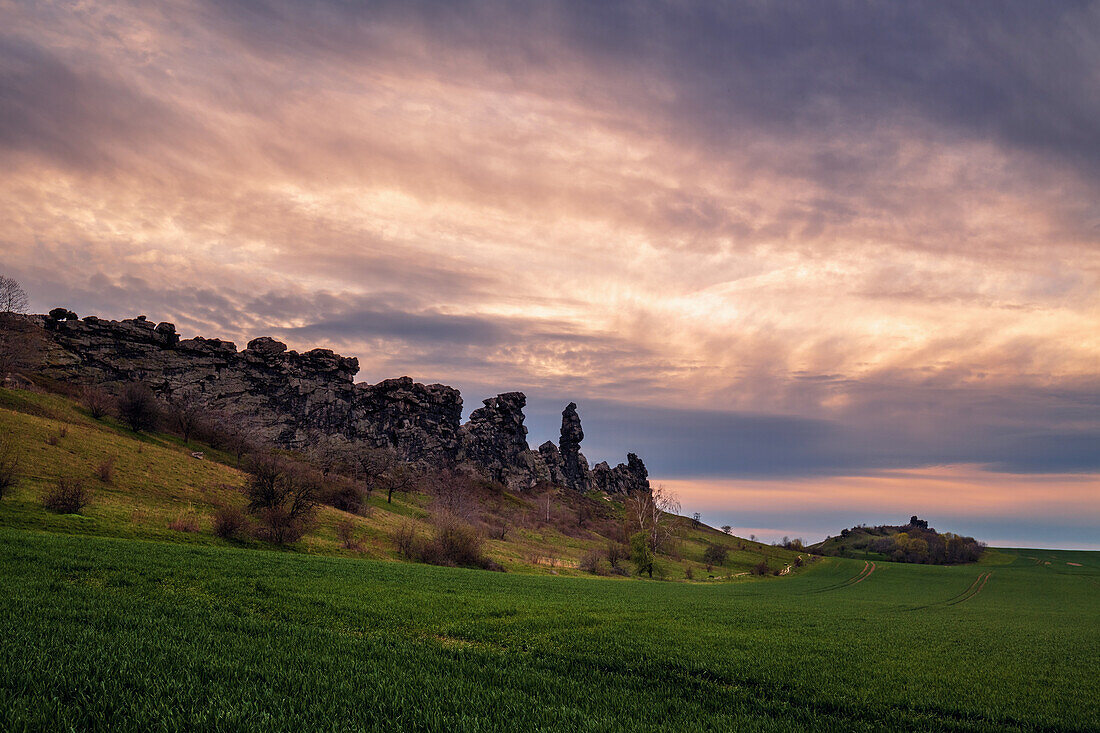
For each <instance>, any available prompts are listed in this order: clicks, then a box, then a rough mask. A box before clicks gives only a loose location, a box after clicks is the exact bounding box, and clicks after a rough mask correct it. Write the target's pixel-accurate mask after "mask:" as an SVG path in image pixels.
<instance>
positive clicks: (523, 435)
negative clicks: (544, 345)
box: [458, 392, 547, 490]
mask: <svg viewBox="0 0 1100 733" xmlns="http://www.w3.org/2000/svg"><path fill="white" fill-rule="evenodd" d="M526 405H527V396H526V395H524V394H523V393H522V392H505V393H504V394H499V395H497V396H496V397H490V398H489V399H487V400H484V407H479V408H478V409H476V410H474V411H473V412H471V413H470V421H469V422H468V423H466V424H465V425H463V426H462V428H461V429H460V430H459V445H460V447H459V452H458V455H459V460H465V461H470V462H472V463H474V464H476V465H478V466H480V467H481V468H482V469H483V470H485V472H486V473H487V474H488V475H489V477H490V478H492V479H493V480H495V481H499V482H500V483H502V484H504V485H505V486H508V487H509V488H512V489H520V490H522V489H527V488H532V487H534V486H535V485H536V484H538V483H539V481H540V479H545V478H546V476H547V472H546V466H545V464H544V463H543V461H542V457H541V456H540V454H539V453H537V452H535V451H532V450H531V449H530V447H529V446H528V445H527V426H526V425H524V424H523V420H524V416H523V408H524V407H525V406H526Z"/></svg>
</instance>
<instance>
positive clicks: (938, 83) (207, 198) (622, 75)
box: [0, 0, 1100, 548]
mask: <svg viewBox="0 0 1100 733" xmlns="http://www.w3.org/2000/svg"><path fill="white" fill-rule="evenodd" d="M725 7H726V6H717V5H716V6H709V5H708V6H703V8H705V9H702V10H696V11H694V12H691V11H688V10H686V9H683V8H681V7H679V6H677V5H672V4H670V5H659V6H658V5H649V4H642V3H637V4H628V5H624V6H621V7H615V8H614V10H612V9H611V5H608V6H606V7H605V5H604V4H603V3H594V4H590V3H584V2H577V3H570V2H552V3H542V4H538V5H537V6H536V7H534V8H527V7H525V8H521V7H519V6H518V5H509V4H496V3H481V2H475V3H441V4H439V5H434V4H431V3H419V2H416V3H404V2H398V3H371V4H367V5H364V6H360V5H358V4H354V3H352V4H336V3H331V4H330V3H326V2H321V3H279V2H273V3H267V2H259V1H257V2H241V3H236V2H234V3H220V2H219V3H207V2H202V1H201V0H182V1H180V2H168V3H153V4H148V3H134V4H126V3H110V2H102V3H82V2H78V3H71V4H70V3H51V2H41V3H22V2H13V1H11V0H0V15H2V17H3V18H4V23H3V24H0V25H2V26H3V29H2V30H0V168H2V170H3V174H2V175H0V270H2V271H3V272H4V273H6V274H8V275H10V276H12V277H14V278H16V279H17V280H19V281H20V282H21V283H22V284H23V286H24V287H25V289H26V290H27V292H28V294H29V296H30V298H31V304H32V310H33V311H34V312H45V311H46V310H48V309H50V308H53V307H55V306H65V307H68V308H72V309H73V310H75V311H77V312H78V313H79V314H80V315H81V316H84V315H88V314H96V315H99V316H102V317H110V318H122V317H131V316H133V315H136V314H138V313H145V314H148V316H149V318H150V319H155V320H167V321H173V322H174V323H176V325H177V327H178V329H179V330H180V332H181V333H182V334H184V335H185V336H194V335H203V336H207V337H215V336H216V337H221V338H227V339H232V340H234V341H236V342H237V343H238V344H239V345H243V343H244V342H246V341H247V340H248V339H250V338H253V337H256V336H260V335H271V336H275V337H278V338H280V339H282V340H284V341H286V342H287V343H289V344H290V346H291V347H292V348H299V349H304V348H312V347H315V346H324V347H329V348H333V349H334V350H336V351H338V352H340V353H342V354H345V355H348V356H356V357H358V358H359V360H360V364H361V371H360V373H359V375H358V379H359V380H361V381H369V382H376V381H379V380H381V379H384V378H387V377H393V376H400V375H403V374H408V375H410V376H412V377H414V378H415V379H417V380H420V381H428V382H443V383H446V384H451V385H454V386H456V387H458V388H460V389H461V390H462V393H463V396H464V399H465V405H466V408H467V411H468V410H469V409H470V408H471V407H474V406H477V405H478V404H480V401H481V400H482V399H483V398H485V397H487V396H490V395H492V394H495V393H498V392H504V391H509V390H522V391H524V392H526V393H527V395H528V397H529V398H530V403H531V407H530V409H529V411H528V415H529V418H528V424H529V426H530V429H531V433H530V442H531V443H532V445H537V444H538V443H539V442H541V441H542V440H545V439H548V438H555V439H556V437H557V435H556V430H557V421H560V413H561V409H562V407H563V406H564V405H565V403H567V402H568V401H570V400H573V401H576V402H577V403H578V405H579V409H580V414H581V416H582V419H583V420H584V424H585V433H586V442H585V444H584V446H583V449H584V451H585V453H586V454H587V456H588V458H589V460H590V461H591V462H596V461H599V460H605V459H614V460H616V461H617V460H621V455H622V454H624V453H625V452H626V451H628V450H630V451H636V452H637V453H639V455H642V456H643V458H645V460H646V462H647V464H648V465H649V468H650V472H651V475H652V476H653V477H654V478H655V480H657V481H660V482H662V483H664V484H666V485H667V486H669V487H670V488H673V489H674V490H675V491H676V492H677V493H678V495H679V497H680V500H681V504H682V506H683V509H684V511H685V512H686V513H689V514H690V513H691V512H693V511H700V512H702V514H703V517H704V521H706V522H708V523H709V524H712V525H715V526H717V525H721V524H727V523H728V524H732V525H734V526H736V527H739V528H746V529H745V530H744V533H745V534H747V533H748V532H750V531H752V532H754V533H756V534H759V535H760V536H761V537H762V538H764V539H767V540H773V539H777V538H778V537H779V536H781V535H790V536H803V537H805V539H807V540H817V539H820V538H821V537H823V536H825V535H826V534H828V533H830V532H831V533H836V532H838V531H839V530H840V529H841V528H842V527H847V526H851V525H853V524H856V523H859V522H868V523H878V522H894V521H895V520H896V521H897V522H901V521H904V520H906V519H908V517H909V516H910V515H911V514H915V513H916V514H920V515H921V516H927V517H928V518H929V520H930V521H931V522H932V524H933V525H934V526H935V527H936V528H938V529H940V530H948V531H956V532H961V533H964V534H972V535H974V536H976V537H978V538H979V539H984V540H986V541H989V542H990V543H1001V544H1012V545H1030V546H1066V547H1092V548H1100V531H1098V530H1097V527H1100V205H1098V203H1097V202H1100V126H1098V125H1097V124H1096V120H1097V119H1100V98H1098V97H1097V94H1096V76H1095V71H1094V70H1095V69H1096V68H1098V67H1100V55H1098V54H1100V50H1098V47H1097V45H1096V42H1095V39H1096V38H1097V37H1098V34H1100V9H1098V8H1097V6H1094V5H1093V6H1088V5H1086V6H1080V7H1079V6H1069V5H1067V6H1063V7H1061V8H1057V9H1055V8H1042V7H1039V6H1038V5H1036V6H1034V8H1033V9H1032V10H1031V12H1033V13H1034V17H1030V16H1028V17H1025V16H1023V15H1019V14H1012V13H1004V14H1003V15H997V16H995V17H993V18H982V19H981V20H980V22H981V23H982V24H983V28H984V29H985V31H986V32H983V33H980V34H979V33H975V34H969V35H968V34H967V33H952V32H949V31H950V30H952V29H954V30H958V29H960V28H963V29H964V30H965V29H966V28H968V27H969V26H967V24H968V23H970V24H973V23H978V22H979V20H978V19H975V18H973V17H971V16H970V15H966V14H961V13H960V14H959V15H953V13H955V11H956V10H957V9H955V8H952V6H950V5H943V6H932V7H930V8H924V10H923V12H922V13H921V14H920V15H914V16H912V17H911V16H910V15H909V14H908V11H906V10H905V9H904V8H895V7H891V6H889V5H888V6H883V7H875V8H872V9H862V10H860V11H858V14H857V13H856V11H854V10H851V11H845V12H836V11H833V10H830V11H828V12H826V11H825V10H824V8H823V9H822V11H821V13H822V14H821V16H820V17H819V18H817V19H816V21H815V20H813V19H812V18H809V17H808V16H810V15H812V12H803V13H802V14H801V15H800V22H799V23H791V22H789V20H790V19H789V18H786V17H785V13H784V12H783V10H782V7H783V6H782V5H776V6H772V5H767V4H765V5H759V6H757V5H753V6H750V7H749V8H742V9H741V10H740V11H739V12H736V13H735V12H733V11H732V10H729V11H727V10H724V9H723V8H725ZM1025 7H1027V6H1025ZM809 8H813V6H812V5H811V6H809ZM1007 38H1012V39H1014V40H1013V41H1012V42H1011V43H1009V42H1008V41H1007V40H999V39H1007ZM755 39H764V40H763V42H761V41H758V40H755ZM952 39H954V40H952ZM1019 44H1030V45H1029V46H1028V53H1021V52H1020V51H1021V48H1022V46H1021V45H1019ZM917 58H919V59H922V60H930V59H931V60H934V61H935V63H931V64H926V63H921V64H916V63H912V62H913V60H914V59H917ZM1052 80H1056V82H1057V83H1055V82H1054V81H1052ZM753 528H758V529H753Z"/></svg>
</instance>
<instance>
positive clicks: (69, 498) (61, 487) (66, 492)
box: [42, 476, 92, 514]
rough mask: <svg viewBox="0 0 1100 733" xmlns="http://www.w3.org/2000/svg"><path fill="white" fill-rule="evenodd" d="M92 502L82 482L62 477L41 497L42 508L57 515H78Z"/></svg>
mask: <svg viewBox="0 0 1100 733" xmlns="http://www.w3.org/2000/svg"><path fill="white" fill-rule="evenodd" d="M91 501H92V491H91V489H89V488H88V487H87V486H86V485H85V484H84V481H82V480H81V479H77V478H68V477H65V476H62V477H61V478H59V479H57V482H56V483H55V484H54V485H53V486H52V487H50V488H49V489H46V492H45V493H44V494H43V495H42V506H44V507H45V508H46V509H49V510H50V511H51V512H57V513H58V514H79V513H80V511H81V510H82V509H83V508H84V507H86V506H88V504H90V503H91Z"/></svg>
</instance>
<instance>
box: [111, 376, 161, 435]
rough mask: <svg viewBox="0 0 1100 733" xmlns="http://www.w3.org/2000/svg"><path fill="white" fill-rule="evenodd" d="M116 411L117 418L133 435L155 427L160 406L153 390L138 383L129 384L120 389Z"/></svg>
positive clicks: (158, 417)
mask: <svg viewBox="0 0 1100 733" xmlns="http://www.w3.org/2000/svg"><path fill="white" fill-rule="evenodd" d="M116 409H117V410H118V416H119V418H120V419H121V420H122V421H123V422H124V423H126V424H127V425H129V426H130V429H131V430H133V431H134V432H135V433H140V432H141V431H142V430H150V429H152V428H154V427H156V425H157V422H158V421H159V420H160V406H159V405H158V404H157V398H156V396H154V395H153V390H151V389H149V388H148V387H146V386H145V385H144V384H141V383H139V382H131V383H130V384H127V385H126V386H125V387H123V388H122V394H120V395H119V397H118V402H117V403H116Z"/></svg>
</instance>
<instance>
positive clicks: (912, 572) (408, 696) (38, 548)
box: [0, 529, 1100, 732]
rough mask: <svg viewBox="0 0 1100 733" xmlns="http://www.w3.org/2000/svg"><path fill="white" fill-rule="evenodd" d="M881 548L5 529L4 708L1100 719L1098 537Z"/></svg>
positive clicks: (492, 722)
mask: <svg viewBox="0 0 1100 733" xmlns="http://www.w3.org/2000/svg"><path fill="white" fill-rule="evenodd" d="M866 567H867V565H866V564H865V563H864V561H853V560H844V559H835V558H830V559H826V560H823V561H822V562H820V563H817V564H815V565H814V566H812V567H811V568H810V569H808V570H807V571H806V572H803V573H801V574H799V575H798V576H795V577H793V578H790V579H768V580H764V581H759V582H750V583H723V584H699V583H648V582H629V583H627V582H616V581H613V580H607V579H599V578H581V577H577V578H564V577H559V578H549V577H539V576H534V575H525V574H503V575H502V574H499V573H487V572H480V571H470V570H461V569H451V568H437V567H430V566H423V565H413V564H403V563H389V562H376V561H369V560H351V559H346V558H332V557H321V556H314V555H306V554H302V553H275V552H266V551H255V550H248V549H240V548H231V547H202V546H183V545H178V544H169V543H152V542H145V541H137V540H122V539H106V538H98V537H87V536H65V535H60V534H51V533H44V532H30V531H22V530H11V529H2V530H0V582H2V583H3V585H4V587H5V588H6V589H7V591H8V592H6V593H4V594H0V619H3V624H4V629H5V634H4V635H3V636H2V637H0V669H2V670H4V672H3V674H2V675H0V729H4V730H48V729H66V730H68V729H75V730H80V729H89V728H95V727H97V726H98V725H100V724H101V723H102V722H103V721H107V720H110V721H113V726H114V727H116V728H117V729H119V730H152V729H158V730H159V729H220V730H317V729H325V730H379V731H381V730H394V731H397V730H402V731H406V730H449V731H478V730H495V731H504V730H516V731H531V730H551V729H553V730H579V731H581V730H609V731H646V730H685V731H687V730H691V731H698V730H715V731H717V730H753V731H807V730H844V731H928V730H932V731H939V730H943V731H989V732H993V731H997V732H1000V731H1088V730H1097V728H1098V726H1100V679H1098V678H1097V676H1096V674H1095V671H1096V670H1095V661H1096V659H1097V658H1100V634H1098V631H1097V624H1096V619H1097V615H1098V612H1100V587H1098V586H1097V581H1098V578H1100V556H1098V554H1097V553H1066V552H1048V551H1044V552H1042V554H1039V553H1035V552H1031V551H1003V552H997V553H990V556H989V557H987V558H986V559H985V560H983V563H982V564H981V565H980V566H957V567H936V566H923V565H899V564H894V563H883V562H879V563H876V566H875V569H874V571H873V572H871V573H868V572H867V571H866V570H865V568H866ZM981 576H985V581H984V584H983V585H982V587H981V590H980V592H978V593H969V595H967V594H968V592H969V590H968V589H971V588H973V584H974V582H975V580H976V579H977V578H979V577H981ZM860 578H863V580H862V581H861V582H853V581H854V580H858V579H860ZM959 598H963V600H962V602H952V600H953V599H955V600H957V599H959Z"/></svg>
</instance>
